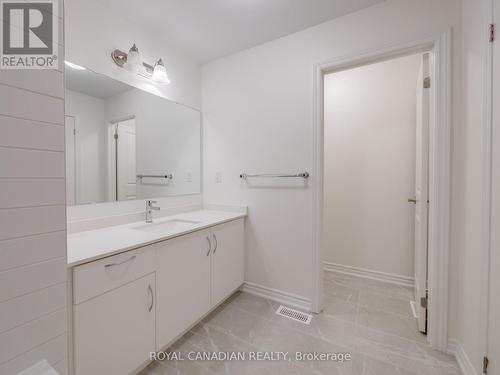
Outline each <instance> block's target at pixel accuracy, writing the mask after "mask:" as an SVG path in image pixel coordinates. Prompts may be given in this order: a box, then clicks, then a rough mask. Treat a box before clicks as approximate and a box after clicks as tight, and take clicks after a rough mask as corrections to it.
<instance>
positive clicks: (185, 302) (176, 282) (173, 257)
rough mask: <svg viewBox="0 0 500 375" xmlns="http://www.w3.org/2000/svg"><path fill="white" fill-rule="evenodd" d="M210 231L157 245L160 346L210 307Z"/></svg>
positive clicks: (157, 346) (157, 343)
mask: <svg viewBox="0 0 500 375" xmlns="http://www.w3.org/2000/svg"><path fill="white" fill-rule="evenodd" d="M209 235H210V231H209V230H202V231H198V232H194V233H192V234H188V235H185V236H180V237H177V238H174V239H172V240H168V241H166V242H161V243H158V244H157V245H156V246H157V249H156V261H157V265H158V267H157V270H156V285H157V289H156V290H157V310H156V315H157V317H158V319H157V320H156V349H157V350H161V349H164V348H165V346H166V345H167V344H169V343H170V342H171V341H172V340H173V339H174V338H176V337H177V336H178V335H180V334H181V333H183V332H184V331H185V330H186V329H188V328H189V327H190V326H191V325H192V324H194V323H195V322H196V321H197V320H199V319H200V318H201V317H202V316H203V315H204V314H206V312H207V311H209V310H210V252H211V246H210V243H209V239H210V237H209Z"/></svg>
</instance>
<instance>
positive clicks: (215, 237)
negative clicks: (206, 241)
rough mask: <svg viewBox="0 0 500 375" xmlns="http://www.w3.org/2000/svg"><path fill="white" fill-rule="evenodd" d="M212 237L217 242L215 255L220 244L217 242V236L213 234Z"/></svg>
mask: <svg viewBox="0 0 500 375" xmlns="http://www.w3.org/2000/svg"><path fill="white" fill-rule="evenodd" d="M212 237H213V238H214V241H215V248H214V254H215V252H216V251H217V247H218V246H219V243H218V242H217V236H216V235H215V234H212Z"/></svg>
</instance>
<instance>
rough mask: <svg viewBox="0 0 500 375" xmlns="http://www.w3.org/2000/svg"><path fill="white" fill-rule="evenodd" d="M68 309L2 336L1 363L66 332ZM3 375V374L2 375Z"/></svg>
mask: <svg viewBox="0 0 500 375" xmlns="http://www.w3.org/2000/svg"><path fill="white" fill-rule="evenodd" d="M66 326H67V312H66V307H64V308H63V309H61V310H58V311H55V312H53V313H51V314H48V315H43V316H42V317H40V318H38V319H36V320H33V321H31V322H30V323H27V324H23V325H21V326H19V327H16V328H14V329H11V330H10V331H7V332H4V333H1V334H0V363H2V362H6V361H7V360H9V359H12V358H15V357H17V356H18V355H20V354H23V353H24V352H26V351H29V350H31V349H34V348H36V347H37V346H38V345H41V344H43V343H44V342H46V337H50V336H52V337H55V336H59V335H60V334H62V333H64V332H66V328H67V327H66ZM2 375H3V374H2Z"/></svg>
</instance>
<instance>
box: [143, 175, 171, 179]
mask: <svg viewBox="0 0 500 375" xmlns="http://www.w3.org/2000/svg"><path fill="white" fill-rule="evenodd" d="M137 178H165V179H167V180H171V179H172V178H174V176H172V174H158V175H157V174H138V175H137Z"/></svg>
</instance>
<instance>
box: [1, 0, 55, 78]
mask: <svg viewBox="0 0 500 375" xmlns="http://www.w3.org/2000/svg"><path fill="white" fill-rule="evenodd" d="M57 5H58V4H57V0H43V1H42V0H32V1H24V0H17V1H16V0H0V18H1V19H2V29H1V33H2V35H1V38H0V42H1V46H0V68H1V69H57V68H58V56H57V55H58V49H59V46H58V40H57V39H58V38H57V37H58V30H57V28H58V18H57V11H58V6H57Z"/></svg>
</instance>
